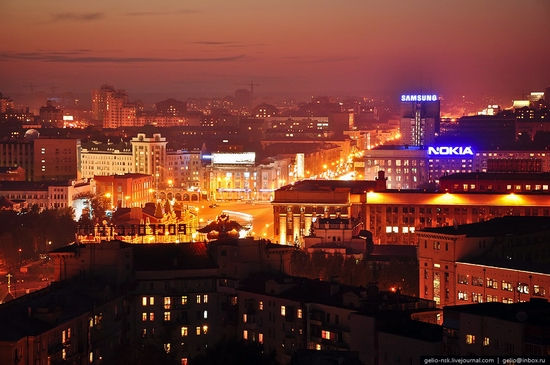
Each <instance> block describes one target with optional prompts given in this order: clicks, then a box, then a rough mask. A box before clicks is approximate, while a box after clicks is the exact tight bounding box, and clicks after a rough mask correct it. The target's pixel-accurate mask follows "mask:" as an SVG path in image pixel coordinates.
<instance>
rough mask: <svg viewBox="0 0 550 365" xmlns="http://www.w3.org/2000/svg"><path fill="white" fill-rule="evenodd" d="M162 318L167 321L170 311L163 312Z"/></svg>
mask: <svg viewBox="0 0 550 365" xmlns="http://www.w3.org/2000/svg"><path fill="white" fill-rule="evenodd" d="M164 320H165V321H169V320H170V312H164Z"/></svg>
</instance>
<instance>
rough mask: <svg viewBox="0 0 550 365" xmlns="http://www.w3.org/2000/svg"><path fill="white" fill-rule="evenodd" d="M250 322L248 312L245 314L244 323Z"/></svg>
mask: <svg viewBox="0 0 550 365" xmlns="http://www.w3.org/2000/svg"><path fill="white" fill-rule="evenodd" d="M247 322H248V314H246V313H244V314H243V323H247Z"/></svg>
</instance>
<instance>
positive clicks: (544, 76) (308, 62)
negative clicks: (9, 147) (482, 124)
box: [0, 0, 550, 101]
mask: <svg viewBox="0 0 550 365" xmlns="http://www.w3.org/2000/svg"><path fill="white" fill-rule="evenodd" d="M549 14H550V2H548V1H547V0H526V1H521V2H520V1H516V0H500V1H488V0H484V1H478V0H465V1H460V2H446V1H438V0H422V1H412V2H411V1H408V0H394V1H391V2H387V1H356V0H344V1H338V2H335V1H311V0H302V1H290V0H282V1H276V2H256V3H254V2H249V1H242V0H238V1H233V2H225V1H219V0H211V1H208V2H204V1H197V0H190V1H187V2H185V3H182V2H176V1H170V0H160V1H157V2H154V3H152V2H143V1H131V2H130V1H105V0H100V1H95V2H67V1H61V0H52V1H48V2H42V1H37V0H29V1H24V2H21V1H14V0H5V1H4V2H3V7H2V11H1V12H0V21H1V22H2V24H3V29H4V34H5V37H4V41H3V42H2V44H0V80H1V82H0V86H1V89H2V90H1V91H2V92H3V93H4V94H7V95H11V96H12V97H16V96H17V95H21V94H26V93H27V94H28V93H30V90H29V86H30V85H33V88H34V89H35V90H40V89H42V90H47V91H48V92H50V90H54V89H55V91H56V92H59V93H61V92H65V91H73V92H77V93H84V92H86V93H88V92H89V90H91V89H92V88H97V87H99V86H100V85H101V84H103V83H110V84H113V85H116V87H119V88H124V89H126V90H128V91H130V92H131V93H132V95H139V93H144V92H148V93H159V94H162V95H164V96H177V95H178V93H179V94H185V93H186V94H189V95H193V94H209V95H216V94H222V95H225V94H229V93H232V92H233V91H234V90H235V89H238V88H245V87H246V86H239V85H243V84H250V83H251V82H254V83H256V84H258V86H257V88H256V90H257V93H258V95H259V94H261V93H264V94H269V93H312V94H317V95H318V94H323V93H325V94H340V95H346V94H349V95H364V94H371V95H372V94H379V95H380V94H382V95H384V94H386V95H390V96H391V95H398V94H400V93H401V92H416V91H421V90H425V91H434V92H437V93H439V94H440V95H442V96H443V97H448V98H454V97H456V96H458V95H488V94H490V95H495V96H496V97H497V98H502V100H506V101H509V100H512V99H514V98H520V97H521V94H522V93H523V92H529V91H535V90H538V89H541V88H543V87H546V86H547V84H548V82H549V81H550V63H549V62H548V60H549V59H550V48H549V47H547V46H545V41H544V39H545V38H546V37H547V35H548V34H550V22H549V21H548V15H549ZM157 100H160V99H158V98H157ZM153 101H155V100H153Z"/></svg>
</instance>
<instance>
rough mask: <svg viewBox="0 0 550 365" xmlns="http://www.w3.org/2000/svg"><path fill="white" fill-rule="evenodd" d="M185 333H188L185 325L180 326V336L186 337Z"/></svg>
mask: <svg viewBox="0 0 550 365" xmlns="http://www.w3.org/2000/svg"><path fill="white" fill-rule="evenodd" d="M187 335H189V330H188V329H187V327H182V328H181V337H186V336H187Z"/></svg>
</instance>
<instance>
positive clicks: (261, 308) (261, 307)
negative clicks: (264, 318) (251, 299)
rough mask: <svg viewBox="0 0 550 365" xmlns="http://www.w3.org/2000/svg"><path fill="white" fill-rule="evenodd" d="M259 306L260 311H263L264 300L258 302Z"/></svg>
mask: <svg viewBox="0 0 550 365" xmlns="http://www.w3.org/2000/svg"><path fill="white" fill-rule="evenodd" d="M259 306H260V308H259V309H260V310H261V311H263V310H264V302H260V304H259Z"/></svg>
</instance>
